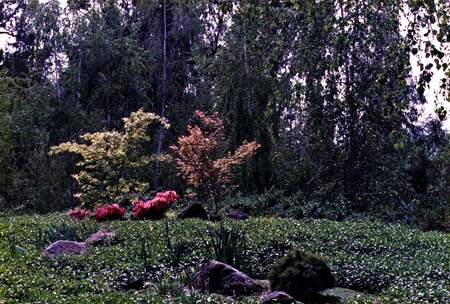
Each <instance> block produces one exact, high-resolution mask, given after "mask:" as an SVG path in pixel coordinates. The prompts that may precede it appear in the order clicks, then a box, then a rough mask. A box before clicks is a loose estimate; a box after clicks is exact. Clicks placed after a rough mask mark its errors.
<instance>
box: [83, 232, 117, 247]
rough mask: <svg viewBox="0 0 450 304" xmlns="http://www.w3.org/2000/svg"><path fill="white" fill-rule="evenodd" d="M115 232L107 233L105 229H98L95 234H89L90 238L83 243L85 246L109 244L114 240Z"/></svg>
mask: <svg viewBox="0 0 450 304" xmlns="http://www.w3.org/2000/svg"><path fill="white" fill-rule="evenodd" d="M116 234H117V232H116V231H108V230H106V229H100V230H99V231H97V232H96V233H93V234H91V236H90V237H89V238H88V239H87V240H86V241H85V243H86V244H87V245H92V246H96V245H100V244H103V243H105V242H110V241H112V240H114V239H115V238H116Z"/></svg>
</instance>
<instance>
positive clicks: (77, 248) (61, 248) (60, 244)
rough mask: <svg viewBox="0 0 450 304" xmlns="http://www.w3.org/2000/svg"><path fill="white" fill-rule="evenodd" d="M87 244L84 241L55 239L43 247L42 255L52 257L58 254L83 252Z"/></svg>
mask: <svg viewBox="0 0 450 304" xmlns="http://www.w3.org/2000/svg"><path fill="white" fill-rule="evenodd" d="M86 249H87V246H86V244H85V243H84V242H74V241H62V240H60V241H56V242H54V243H52V244H50V245H49V246H48V247H47V248H45V249H44V252H43V254H44V256H46V257H49V258H52V257H54V256H56V255H60V254H81V253H83V252H85V251H86Z"/></svg>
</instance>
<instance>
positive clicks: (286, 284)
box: [269, 248, 335, 299]
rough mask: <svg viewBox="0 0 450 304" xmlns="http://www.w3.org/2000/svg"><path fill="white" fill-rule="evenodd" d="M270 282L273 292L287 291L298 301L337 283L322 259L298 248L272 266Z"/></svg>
mask: <svg viewBox="0 0 450 304" xmlns="http://www.w3.org/2000/svg"><path fill="white" fill-rule="evenodd" d="M269 280H270V285H271V288H272V290H281V291H285V292H287V293H288V294H290V295H291V296H293V297H294V298H296V299H310V298H312V297H314V296H315V295H316V294H317V293H318V292H319V291H321V290H324V289H327V288H330V287H333V285H334V283H335V280H334V277H333V275H332V274H331V270H330V268H329V267H328V265H327V264H326V263H325V261H324V260H323V258H322V257H320V256H317V255H313V254H308V253H305V252H303V251H301V250H299V249H297V248H294V249H291V250H290V251H289V252H288V254H287V255H286V256H284V257H282V258H281V259H279V260H278V261H277V262H276V263H275V264H274V265H273V266H272V269H271V270H270V272H269Z"/></svg>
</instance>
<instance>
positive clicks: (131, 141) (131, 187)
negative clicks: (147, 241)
mask: <svg viewBox="0 0 450 304" xmlns="http://www.w3.org/2000/svg"><path fill="white" fill-rule="evenodd" d="M123 122H124V131H123V132H118V131H109V132H97V133H86V134H83V135H82V136H80V141H81V143H76V142H66V143H62V144H60V145H58V146H55V147H52V149H51V150H50V155H58V154H63V153H73V154H77V155H79V156H80V161H78V162H77V163H76V167H77V168H78V169H79V173H78V174H74V175H72V177H73V178H74V179H75V180H76V181H77V183H78V186H79V188H78V193H76V194H75V197H76V198H77V199H79V201H80V202H81V203H82V205H83V206H84V207H88V208H92V207H93V206H94V205H95V204H96V203H97V202H99V201H101V202H105V203H112V202H119V201H133V200H135V199H136V193H145V192H147V190H148V189H149V179H150V178H151V177H149V176H148V172H149V168H150V167H151V165H152V163H153V162H154V161H155V160H156V159H157V157H156V156H155V155H150V154H149V153H148V152H149V149H148V144H149V142H150V137H149V136H148V129H149V128H150V126H151V125H158V124H159V125H162V126H164V127H165V128H168V127H169V125H168V124H167V123H166V121H165V120H163V119H162V118H161V117H159V116H158V115H155V114H153V113H146V112H144V111H143V110H142V109H140V110H138V111H136V112H133V113H131V114H130V117H126V118H123ZM161 159H162V158H161Z"/></svg>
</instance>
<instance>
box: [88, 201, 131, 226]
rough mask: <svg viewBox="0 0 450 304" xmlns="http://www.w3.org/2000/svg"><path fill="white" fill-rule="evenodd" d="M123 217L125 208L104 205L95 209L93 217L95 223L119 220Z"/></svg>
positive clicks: (115, 205) (116, 205)
mask: <svg viewBox="0 0 450 304" xmlns="http://www.w3.org/2000/svg"><path fill="white" fill-rule="evenodd" d="M124 215H125V208H122V207H120V206H119V205H118V204H112V205H106V206H101V207H97V208H95V211H94V216H95V219H96V220H97V222H102V221H107V220H110V221H111V220H120V219H122V218H123V216H124Z"/></svg>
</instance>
